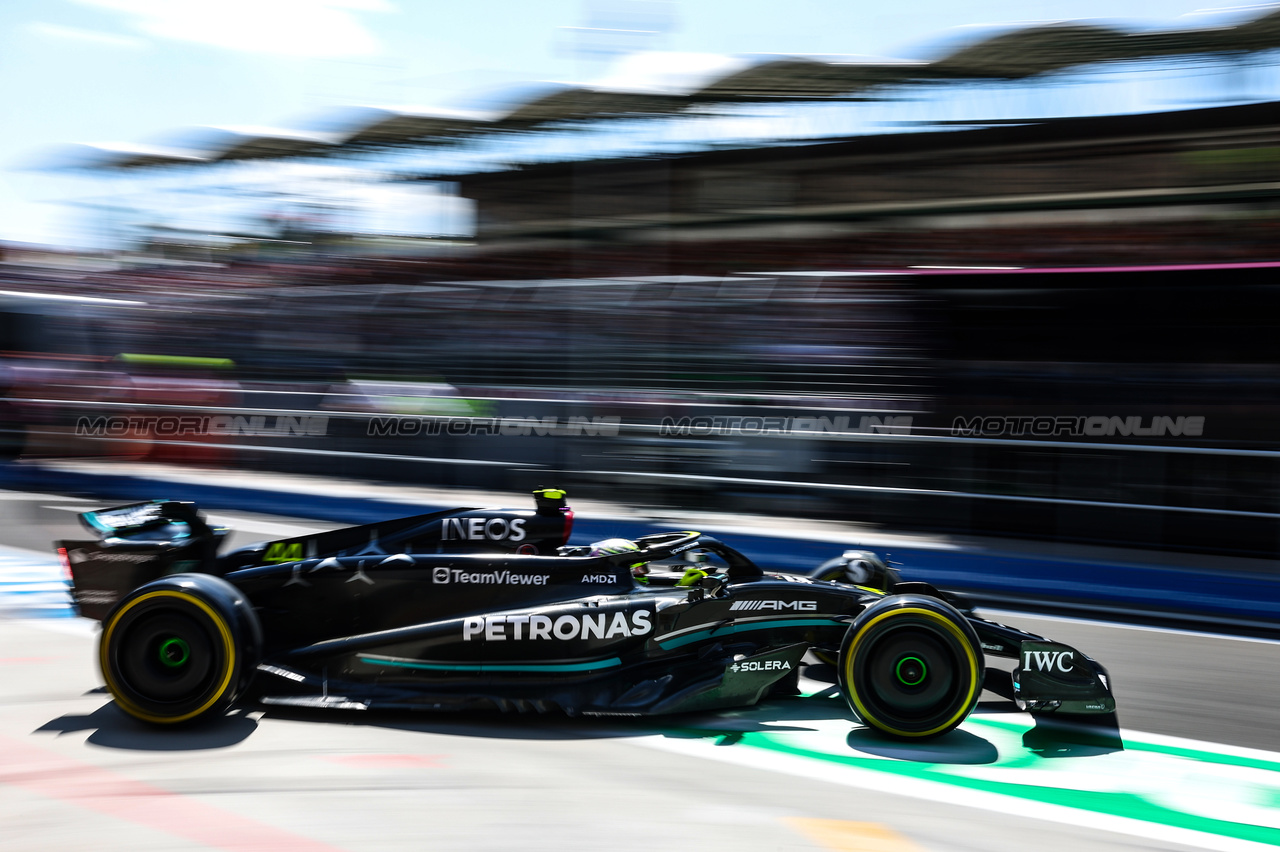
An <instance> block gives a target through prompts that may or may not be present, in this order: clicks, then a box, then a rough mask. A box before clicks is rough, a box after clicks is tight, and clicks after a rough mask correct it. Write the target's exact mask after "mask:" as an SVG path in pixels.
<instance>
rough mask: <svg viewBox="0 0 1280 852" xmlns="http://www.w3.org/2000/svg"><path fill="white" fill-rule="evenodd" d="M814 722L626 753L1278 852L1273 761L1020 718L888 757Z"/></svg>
mask: <svg viewBox="0 0 1280 852" xmlns="http://www.w3.org/2000/svg"><path fill="white" fill-rule="evenodd" d="M808 700H817V701H819V702H821V701H824V700H832V701H837V700H839V699H836V698H832V699H822V698H817V699H808ZM775 709H776V708H775ZM817 715H819V718H818V719H816V720H807V719H805V718H803V717H802V718H790V717H788V718H786V719H785V721H784V722H782V723H779V724H778V726H777V727H774V725H773V724H771V722H770V719H775V720H776V718H777V717H776V713H773V714H771V713H769V712H768V711H766V712H765V713H763V714H762V713H760V712H759V711H758V710H757V711H755V712H754V713H752V712H750V711H739V712H734V713H724V714H721V715H720V716H719V717H717V718H712V719H708V720H706V721H705V722H704V723H702V724H698V725H695V726H692V727H689V728H685V729H681V730H679V731H671V732H669V733H668V734H665V735H658V736H654V737H644V738H639V739H637V740H633V742H635V743H637V744H640V745H644V746H646V747H649V748H655V749H660V750H663V751H668V752H677V753H680V754H685V755H696V756H700V757H704V758H709V759H713V760H720V761H724V762H728V763H734V764H738V765H742V766H749V767H753V768H758V769H768V770H773V771H777V772H784V773H787V774H791V775H798V776H802V777H806V778H813V779H817V780H820V781H826V782H828V783H834V784H842V785H847V786H851V787H858V788H863V789H868V790H876V791H880V792H886V793H891V794H896V795H902V796H908V797H912V798H918V799H924V800H928V801H933V802H939V803H943V804H950V805H957V806H962V807H970V808H978V809H981V810H987V811H994V812H996V813H1000V814H1011V815H1017V816H1022V817H1029V818H1034V819H1039V820H1044V821H1048V822H1055V823H1061V824H1065V825H1070V826H1073V827H1089V828H1093V829H1098V830H1103V831H1109V832H1114V833H1117V834H1124V835H1129V836H1134V837H1141V838H1145V839H1149V840H1155V841H1158V842H1164V843H1177V844H1182V845H1185V846H1191V847H1195V848H1200V849H1206V850H1215V852H1263V850H1272V852H1274V849H1275V848H1276V846H1278V845H1280V754H1277V753H1274V752H1265V751H1259V750H1254V749H1243V748H1235V747H1229V746H1222V745H1217V744H1213V743H1205V742H1199V741H1195V740H1186V739H1181V738H1178V737H1166V736H1161V735H1156V734H1148V733H1143V732H1139V731H1128V730H1120V731H1118V732H1112V735H1113V736H1115V735H1117V734H1118V738H1117V739H1116V741H1115V744H1114V745H1107V744H1106V743H1105V739H1104V740H1098V741H1095V742H1094V743H1093V744H1089V743H1087V742H1084V741H1083V740H1082V739H1081V738H1079V737H1077V736H1076V735H1074V734H1070V733H1065V732H1063V731H1062V730H1061V729H1059V730H1058V731H1057V732H1056V733H1055V732H1054V728H1053V727H1052V725H1051V724H1050V723H1046V724H1044V725H1041V726H1038V725H1037V724H1036V722H1035V721H1034V720H1033V719H1032V718H1031V717H1030V716H1029V715H1027V714H1022V713H1007V714H975V715H974V716H971V717H970V718H969V719H968V720H967V721H966V722H965V723H964V725H962V726H961V728H960V729H959V730H958V731H957V732H954V733H952V734H949V735H947V736H945V737H942V738H939V739H938V740H933V741H930V742H925V743H897V742H893V741H889V740H885V739H883V738H882V737H879V736H877V735H875V734H873V732H871V731H869V730H867V729H864V728H860V727H858V726H857V725H856V723H853V722H850V721H848V716H847V714H830V713H827V714H817ZM840 715H845V718H838V717H839V716H840ZM833 716H836V717H837V718H832V717H833ZM784 725H785V727H783V726H784ZM797 727H802V728H803V729H802V730H796V728H797ZM1121 741H1122V743H1123V746H1122V747H1118V746H1119V745H1120V743H1121ZM726 746H729V747H726Z"/></svg>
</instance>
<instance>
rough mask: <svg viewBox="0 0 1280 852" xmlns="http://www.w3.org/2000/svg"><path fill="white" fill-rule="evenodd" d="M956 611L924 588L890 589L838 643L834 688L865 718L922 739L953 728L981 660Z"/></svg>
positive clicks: (975, 688)
mask: <svg viewBox="0 0 1280 852" xmlns="http://www.w3.org/2000/svg"><path fill="white" fill-rule="evenodd" d="M980 648H981V646H980V645H979V643H978V637H977V634H976V633H974V630H973V627H972V626H971V625H970V624H969V622H968V620H967V619H966V618H965V617H964V616H963V615H961V614H960V612H959V611H958V610H957V609H955V607H953V606H951V605H950V604H948V603H945V602H943V601H941V600H938V599H937V598H932V597H928V596H926V595H909V594H908V595H891V596H889V597H886V598H884V599H882V600H879V601H877V602H876V603H874V604H872V605H871V606H869V607H867V608H866V609H865V610H863V611H862V612H861V613H860V614H859V615H858V617H857V619H855V620H854V622H853V624H852V625H851V626H850V627H849V630H848V632H847V633H846V634H845V637H844V641H843V642H842V643H841V646H840V659H839V661H838V664H837V667H836V670H837V673H838V681H839V685H840V692H841V694H842V695H843V696H844V697H845V700H846V701H847V702H849V707H850V708H851V709H852V710H853V712H854V713H856V714H857V715H858V718H859V719H861V720H862V722H863V723H864V724H866V725H867V726H869V727H871V728H875V729H876V730H878V731H881V732H883V733H886V734H888V735H890V736H892V737H900V738H904V739H924V738H927V737H936V736H940V735H942V734H945V733H946V732H947V731H950V730H951V729H953V728H955V727H956V726H957V725H959V724H960V723H961V722H963V721H964V719H965V717H967V716H968V715H969V712H970V711H971V710H973V707H974V705H975V704H977V703H978V696H979V695H981V694H982V682H983V677H984V674H985V672H984V669H985V666H984V660H983V656H982V651H981V650H980Z"/></svg>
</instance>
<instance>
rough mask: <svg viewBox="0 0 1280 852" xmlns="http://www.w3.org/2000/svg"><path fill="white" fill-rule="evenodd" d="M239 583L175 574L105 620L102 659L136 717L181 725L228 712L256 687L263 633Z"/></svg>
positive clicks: (110, 683) (118, 696)
mask: <svg viewBox="0 0 1280 852" xmlns="http://www.w3.org/2000/svg"><path fill="white" fill-rule="evenodd" d="M261 636H262V634H261V629H260V628H259V626H258V621H257V618H256V616H255V615H254V613H253V610H252V609H251V608H250V607H249V605H248V603H247V602H246V601H245V600H244V598H243V596H242V595H241V594H240V592H239V590H237V589H236V588H235V587H234V586H232V585H231V584H230V583H228V582H227V581H225V580H222V579H220V578H218V577H213V576H210V575H206V574H175V575H173V576H171V577H166V578H163V579H161V580H156V581H155V582H152V583H148V584H146V585H145V586H140V587H139V588H137V589H135V590H134V591H132V592H130V593H129V594H128V595H126V596H125V597H124V598H123V599H122V600H121V601H120V603H119V604H117V605H116V607H115V608H114V609H113V610H112V611H111V612H110V613H109V614H108V615H107V617H106V618H105V619H104V620H103V622H102V636H101V637H100V639H99V645H98V659H99V664H100V666H101V668H102V676H103V678H104V679H105V680H106V683H107V689H108V690H109V691H110V693H111V695H112V697H114V698H115V700H116V704H117V705H118V706H119V707H120V709H122V710H124V711H125V712H126V713H128V714H129V715H130V716H133V717H135V718H137V719H141V720H142V721H144V722H150V723H152V724H157V725H174V724H179V723H183V722H192V721H195V720H197V719H201V718H212V717H215V716H221V715H222V714H223V713H224V712H225V711H226V709H227V708H228V707H229V706H230V705H231V702H233V701H234V700H235V699H236V697H237V695H239V694H240V693H241V692H242V691H243V689H244V688H245V687H246V686H247V685H248V682H249V679H250V678H251V677H252V675H253V671H254V669H255V667H256V666H257V660H258V655H259V653H260V649H261V645H262V638H261Z"/></svg>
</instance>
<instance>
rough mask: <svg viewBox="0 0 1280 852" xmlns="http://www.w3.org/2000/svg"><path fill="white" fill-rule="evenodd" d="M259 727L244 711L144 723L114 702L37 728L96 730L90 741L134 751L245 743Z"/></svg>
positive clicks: (61, 732)
mask: <svg viewBox="0 0 1280 852" xmlns="http://www.w3.org/2000/svg"><path fill="white" fill-rule="evenodd" d="M257 728H258V723H257V721H256V720H255V719H253V718H252V717H251V716H249V715H248V714H247V713H246V712H244V711H243V710H232V711H231V712H230V713H228V714H227V715H225V716H222V717H220V718H218V719H212V720H209V721H208V722H202V723H201V724H198V725H184V726H178V727H165V728H161V727H157V726H155V725H148V724H146V723H145V722H140V721H138V720H137V719H134V718H133V717H132V716H129V715H128V714H127V713H125V712H124V711H123V710H121V709H120V708H119V707H117V706H116V705H115V702H110V703H107V704H104V705H102V706H101V707H99V708H98V709H97V710H94V711H93V712H92V713H88V714H74V713H68V714H67V715H65V716H59V717H58V718H56V719H53V720H51V721H49V722H46V723H45V724H43V725H41V726H40V727H39V728H36V730H35V733H55V734H57V735H58V736H63V735H65V734H74V733H78V732H80V731H92V733H91V734H89V736H88V737H87V738H86V740H85V741H86V742H88V743H91V744H93V745H96V746H101V747H103V748H115V749H128V750H132V751H205V750H209V749H218V748H227V747H229V746H233V745H236V744H237V743H241V742H244V740H246V739H248V738H249V736H250V735H252V734H253V732H254V731H255V730H257Z"/></svg>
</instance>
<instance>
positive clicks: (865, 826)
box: [783, 817, 920, 852]
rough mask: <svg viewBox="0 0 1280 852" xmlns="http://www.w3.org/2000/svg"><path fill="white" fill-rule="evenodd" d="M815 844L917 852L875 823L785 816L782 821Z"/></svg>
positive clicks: (842, 850)
mask: <svg viewBox="0 0 1280 852" xmlns="http://www.w3.org/2000/svg"><path fill="white" fill-rule="evenodd" d="M783 822H785V823H786V824H787V825H789V826H791V828H793V829H794V830H796V831H798V832H800V833H801V834H803V835H805V836H806V837H808V838H809V839H810V840H812V841H813V842H814V843H816V844H818V845H820V846H824V847H826V848H828V849H833V850H836V852H919V850H920V847H919V846H916V845H915V844H914V843H912V842H911V841H910V840H907V839H906V838H905V837H903V836H902V835H900V834H898V833H897V832H896V831H894V830H892V829H890V828H887V827H885V826H883V825H879V824H877V823H874V822H847V821H845V820H840V819H810V818H807V817H787V818H785V819H784V820H783Z"/></svg>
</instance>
